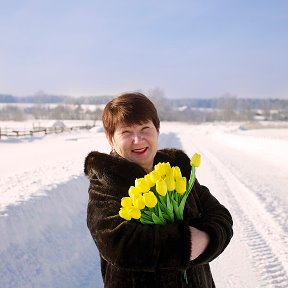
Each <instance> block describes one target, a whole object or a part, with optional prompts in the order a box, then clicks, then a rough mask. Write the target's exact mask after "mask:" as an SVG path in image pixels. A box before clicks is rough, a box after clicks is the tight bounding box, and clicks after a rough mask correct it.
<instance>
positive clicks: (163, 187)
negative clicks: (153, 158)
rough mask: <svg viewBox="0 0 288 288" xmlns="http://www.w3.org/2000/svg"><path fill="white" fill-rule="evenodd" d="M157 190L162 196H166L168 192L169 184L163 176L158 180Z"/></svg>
mask: <svg viewBox="0 0 288 288" xmlns="http://www.w3.org/2000/svg"><path fill="white" fill-rule="evenodd" d="M156 191H157V192H158V194H159V195H161V196H165V195H166V193H167V185H166V182H165V181H164V180H163V179H162V178H160V179H159V180H157V181H156Z"/></svg>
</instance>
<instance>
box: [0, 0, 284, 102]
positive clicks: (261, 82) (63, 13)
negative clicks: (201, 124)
mask: <svg viewBox="0 0 288 288" xmlns="http://www.w3.org/2000/svg"><path fill="white" fill-rule="evenodd" d="M0 43H1V44H0V94H4V93H7V94H13V95H19V96H26V95H33V94H35V93H36V92H37V91H40V90H42V91H44V92H46V93H51V94H58V95H59V94H61V95H75V96H81V95H104V94H105V95H114V94H117V93H120V92H123V91H132V90H141V91H143V92H147V91H149V90H151V89H155V88H157V89H161V90H162V91H163V92H164V94H165V96H166V97H169V98H188V97H189V98H213V97H220V96H223V95H225V94H227V93H229V94H232V95H234V96H237V97H239V98H285V99H288V52H287V51H288V1H287V0H270V1H268V0H254V1H251V0H250V1H248V0H183V1H181V0H179V1H176V0H174V1H172V0H145V1H143V0H142V1H140V0H134V1H133V0H105V1H104V0H102V1H98V0H83V1H78V0H69V1H68V0H62V1H61V0H26V1H24V0H10V1H6V0H0Z"/></svg>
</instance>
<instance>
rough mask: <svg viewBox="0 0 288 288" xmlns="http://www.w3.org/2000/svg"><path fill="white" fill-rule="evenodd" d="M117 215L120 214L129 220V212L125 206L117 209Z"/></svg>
mask: <svg viewBox="0 0 288 288" xmlns="http://www.w3.org/2000/svg"><path fill="white" fill-rule="evenodd" d="M119 215H120V217H121V218H123V219H125V220H127V221H129V220H131V215H130V214H129V212H128V209H127V208H121V209H120V210H119Z"/></svg>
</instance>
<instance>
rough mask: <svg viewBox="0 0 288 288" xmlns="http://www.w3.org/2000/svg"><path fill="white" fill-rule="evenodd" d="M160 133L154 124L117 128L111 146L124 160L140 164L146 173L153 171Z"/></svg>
mask: <svg viewBox="0 0 288 288" xmlns="http://www.w3.org/2000/svg"><path fill="white" fill-rule="evenodd" d="M158 136H159V133H158V131H157V129H156V128H155V126H154V124H153V122H152V121H151V120H149V121H148V122H146V123H143V124H135V125H131V126H127V125H125V124H123V125H119V126H118V127H116V130H115V132H114V135H113V137H112V141H111V143H110V145H111V146H112V149H114V150H115V151H116V152H117V153H118V154H119V155H120V156H122V157H123V158H125V159H127V160H129V161H131V162H134V163H137V164H139V165H140V166H141V167H142V168H144V169H145V170H146V172H150V171H152V169H153V160H154V157H155V154H156V152H157V145H158Z"/></svg>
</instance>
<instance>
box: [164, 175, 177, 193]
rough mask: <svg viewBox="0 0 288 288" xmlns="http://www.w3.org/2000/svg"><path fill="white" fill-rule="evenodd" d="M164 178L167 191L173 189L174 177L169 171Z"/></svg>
mask: <svg viewBox="0 0 288 288" xmlns="http://www.w3.org/2000/svg"><path fill="white" fill-rule="evenodd" d="M164 180H165V182H166V185H167V190H168V191H173V190H175V178H174V177H173V175H172V173H169V174H168V175H167V176H166V177H165V179H164Z"/></svg>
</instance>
